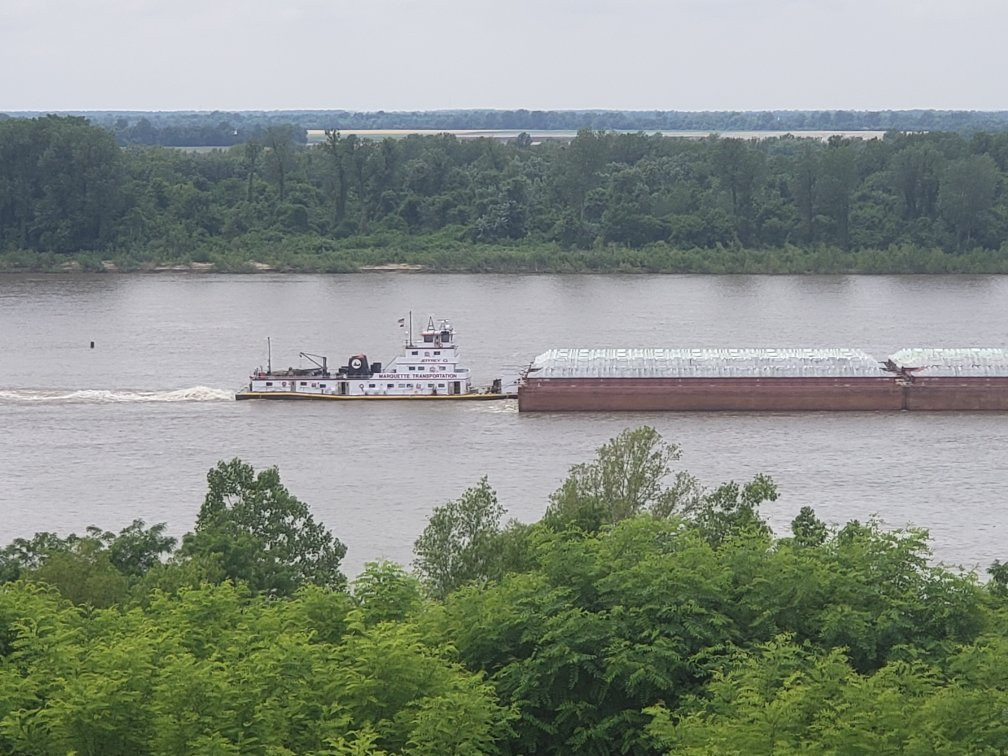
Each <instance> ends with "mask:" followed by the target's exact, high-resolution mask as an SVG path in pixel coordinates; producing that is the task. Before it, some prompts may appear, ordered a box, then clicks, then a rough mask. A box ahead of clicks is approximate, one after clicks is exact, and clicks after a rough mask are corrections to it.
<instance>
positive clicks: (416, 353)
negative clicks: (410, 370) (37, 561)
mask: <svg viewBox="0 0 1008 756" xmlns="http://www.w3.org/2000/svg"><path fill="white" fill-rule="evenodd" d="M410 354H412V355H413V356H414V357H416V356H417V355H418V354H420V352H410Z"/></svg>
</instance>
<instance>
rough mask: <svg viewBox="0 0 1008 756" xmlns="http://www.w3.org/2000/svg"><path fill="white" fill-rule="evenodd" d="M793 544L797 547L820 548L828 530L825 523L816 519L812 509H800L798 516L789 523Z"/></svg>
mask: <svg viewBox="0 0 1008 756" xmlns="http://www.w3.org/2000/svg"><path fill="white" fill-rule="evenodd" d="M791 532H792V533H793V534H794V542H795V544H797V545H799V546H822V545H823V543H825V542H826V537H827V536H828V535H829V530H828V529H827V527H826V523H824V522H823V521H822V520H820V519H819V518H818V517H816V514H815V511H814V510H813V509H812V507H802V508H801V511H800V512H799V513H798V516H797V517H795V518H794V519H793V520H792V521H791Z"/></svg>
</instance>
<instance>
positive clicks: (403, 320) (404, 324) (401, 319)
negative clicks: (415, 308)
mask: <svg viewBox="0 0 1008 756" xmlns="http://www.w3.org/2000/svg"><path fill="white" fill-rule="evenodd" d="M405 326H406V318H399V327H400V328H404V327H405Z"/></svg>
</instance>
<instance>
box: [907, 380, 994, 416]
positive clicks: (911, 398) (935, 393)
mask: <svg viewBox="0 0 1008 756" xmlns="http://www.w3.org/2000/svg"><path fill="white" fill-rule="evenodd" d="M906 409H908V410H919V411H924V412H948V411H955V412H1008V377H1005V376H983V377H981V376H957V377H952V376H930V377H925V376H915V377H914V379H913V383H911V384H910V385H908V386H907V400H906Z"/></svg>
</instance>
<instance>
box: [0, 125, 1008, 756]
mask: <svg viewBox="0 0 1008 756" xmlns="http://www.w3.org/2000/svg"><path fill="white" fill-rule="evenodd" d="M625 146H627V147H628V148H629V147H632V146H633V143H629V144H628V145H625ZM677 457H678V447H675V446H674V445H672V444H667V443H665V442H664V441H663V440H662V439H661V437H660V436H659V435H658V434H657V433H655V432H654V431H653V429H650V428H642V429H637V430H628V431H626V432H625V433H623V434H620V435H619V436H617V437H616V438H615V439H612V440H611V441H610V442H608V443H607V444H606V445H604V446H603V447H601V448H600V449H599V453H598V455H597V457H596V459H595V460H594V461H592V462H590V463H587V464H585V465H579V466H576V467H575V468H573V470H572V473H571V476H570V479H569V481H568V483H567V484H565V488H562V489H561V490H560V492H558V494H556V495H555V496H554V498H553V500H552V501H551V507H553V506H554V504H555V502H557V501H558V500H559V499H558V497H559V496H560V495H562V494H564V492H565V490H566V493H567V495H568V496H569V497H570V498H568V499H566V500H564V505H563V507H554V509H553V510H551V511H550V513H549V515H548V517H546V518H544V521H543V522H540V523H534V524H530V525H523V524H520V523H516V522H511V523H508V524H507V525H504V526H502V525H501V518H502V517H503V509H502V507H501V506H500V504H499V503H498V501H497V497H496V494H495V493H494V491H493V489H491V488H490V487H489V485H488V483H487V481H486V479H485V478H484V479H482V480H481V481H480V483H479V484H478V485H477V486H475V487H473V488H470V489H469V490H467V491H466V492H464V493H463V495H462V496H461V497H460V498H459V499H457V500H455V501H451V502H448V503H447V504H445V505H443V506H442V507H438V508H436V509H435V511H434V513H433V515H432V516H431V519H430V522H429V524H428V527H427V528H426V529H425V531H424V533H423V535H422V536H421V537H420V538H419V539H418V541H417V544H416V554H417V562H416V567H417V570H418V572H419V577H415V576H413V575H410V574H408V573H407V572H406V571H405V570H404V569H403V568H402V567H400V566H399V565H395V564H391V563H388V562H382V563H371V564H368V565H367V566H366V567H365V569H364V571H363V572H362V573H361V575H360V576H358V578H357V579H356V580H355V581H354V582H353V586H352V588H353V590H352V593H351V592H348V591H346V590H343V588H344V586H343V580H342V575H340V574H339V572H338V564H339V557H340V556H342V546H341V545H340V544H339V543H338V541H336V540H335V539H333V538H332V536H331V535H329V533H328V531H326V530H324V529H323V528H321V526H320V525H317V524H315V523H314V521H313V520H312V519H311V517H310V515H309V514H308V512H307V508H306V507H305V505H304V504H302V503H301V502H299V501H298V500H297V499H295V498H294V497H293V496H291V494H290V493H289V492H287V490H286V489H285V488H284V487H283V486H282V485H281V484H280V481H279V476H278V475H277V473H276V469H275V468H270V469H268V470H265V471H263V472H260V473H258V474H256V472H255V471H254V470H253V469H252V468H251V467H250V466H248V465H245V464H244V463H242V462H241V461H240V460H232V461H231V462H221V463H220V464H218V465H217V466H216V467H215V468H214V469H212V470H211V471H210V473H209V475H208V482H209V487H208V489H209V490H208V493H207V497H206V500H205V502H204V506H203V508H202V509H201V510H200V513H199V519H198V521H197V524H196V529H195V533H194V534H191V535H190V536H188V537H187V539H186V541H185V543H184V545H183V548H182V549H181V550H180V552H178V553H176V554H175V555H174V556H173V557H172V558H170V559H168V560H164V559H163V558H164V556H165V555H167V554H168V553H169V552H170V551H171V549H172V547H173V539H171V538H168V537H166V536H165V535H164V526H163V525H156V526H153V527H151V528H146V527H145V526H144V524H143V523H142V522H140V521H136V522H134V523H133V524H131V525H130V526H129V527H127V528H124V529H123V530H122V531H120V532H119V533H118V534H114V533H111V532H104V531H101V530H99V529H98V528H89V529H88V530H87V534H86V535H85V536H83V537H78V536H75V535H71V536H68V537H66V538H63V537H59V536H56V535H54V534H51V533H40V534H37V535H36V536H35V538H33V539H30V540H26V539H18V540H17V541H15V542H14V543H12V544H11V545H10V546H8V547H7V548H6V549H4V550H3V552H2V555H0V558H2V561H0V570H2V571H3V575H4V577H5V582H3V583H0V752H4V753H71V752H73V753H81V754H134V753H178V754H183V753H251V754H281V753H341V754H364V753H368V754H371V753H416V754H421V753H423V754H426V753H460V754H481V753H489V752H503V753H544V752H547V753H574V752H577V753H587V754H610V753H634V754H637V753H640V754H652V753H661V752H676V753H680V752H682V753H696V754H700V753H704V754H706V753H739V754H742V753H746V754H748V753H797V752H806V753H1001V752H1004V751H1006V750H1008V726H1006V724H1005V718H1004V711H1005V710H1006V709H1008V686H1006V684H1005V680H1008V633H1006V632H1005V628H1006V627H1008V622H1006V621H1005V620H1006V619H1008V607H1006V606H1005V603H1004V596H1005V590H1004V583H1005V580H1004V573H1005V570H1004V569H1003V565H1001V563H1000V562H995V563H994V565H993V566H992V567H991V569H990V575H991V580H990V582H989V584H988V586H986V587H984V586H981V585H980V584H979V583H978V581H977V579H976V576H974V575H970V574H962V573H959V572H953V571H950V570H948V569H946V568H944V567H942V566H935V565H933V564H932V563H931V561H930V559H929V557H930V553H929V551H928V544H927V534H926V533H924V532H923V531H918V530H913V529H909V530H887V529H884V528H882V527H881V525H880V524H879V523H878V522H876V521H869V522H868V523H866V524H862V523H859V522H857V521H853V522H850V523H847V524H846V525H845V526H844V527H842V528H840V529H831V528H829V527H827V526H826V525H825V524H824V523H823V522H822V521H820V520H819V519H818V517H817V516H816V514H815V512H814V511H813V510H812V509H811V508H809V507H803V508H802V509H801V511H800V512H799V514H798V516H797V517H796V518H795V519H794V521H793V523H792V536H791V537H787V538H779V539H778V538H774V537H773V535H772V534H771V533H770V531H769V529H768V528H767V526H766V524H765V523H764V522H763V521H762V519H761V518H760V516H759V512H758V508H759V505H760V504H761V503H763V502H766V501H773V500H774V499H775V498H776V496H777V489H776V486H775V485H774V484H773V482H772V481H771V480H770V479H769V478H767V477H766V476H763V475H759V476H756V478H754V479H753V480H752V481H751V482H749V483H746V484H744V485H739V484H737V483H727V484H724V485H722V486H720V487H718V488H716V489H714V490H713V491H701V490H699V489H698V487H697V486H696V485H695V483H694V482H693V481H692V479H689V478H688V477H687V478H683V480H688V485H685V486H682V487H677V484H675V482H674V483H673V485H672V486H671V487H667V486H666V481H667V480H668V478H669V476H670V467H671V464H672V462H674V461H675V460H676V459H677ZM673 480H674V481H675V480H676V479H673ZM571 481H573V482H571ZM670 492H674V494H675V495H673V494H672V493H670ZM589 515H591V516H590V517H589ZM585 523H587V526H586V525H585ZM424 588H426V589H427V593H428V594H430V595H431V596H433V597H434V598H430V597H428V596H425V595H424Z"/></svg>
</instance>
